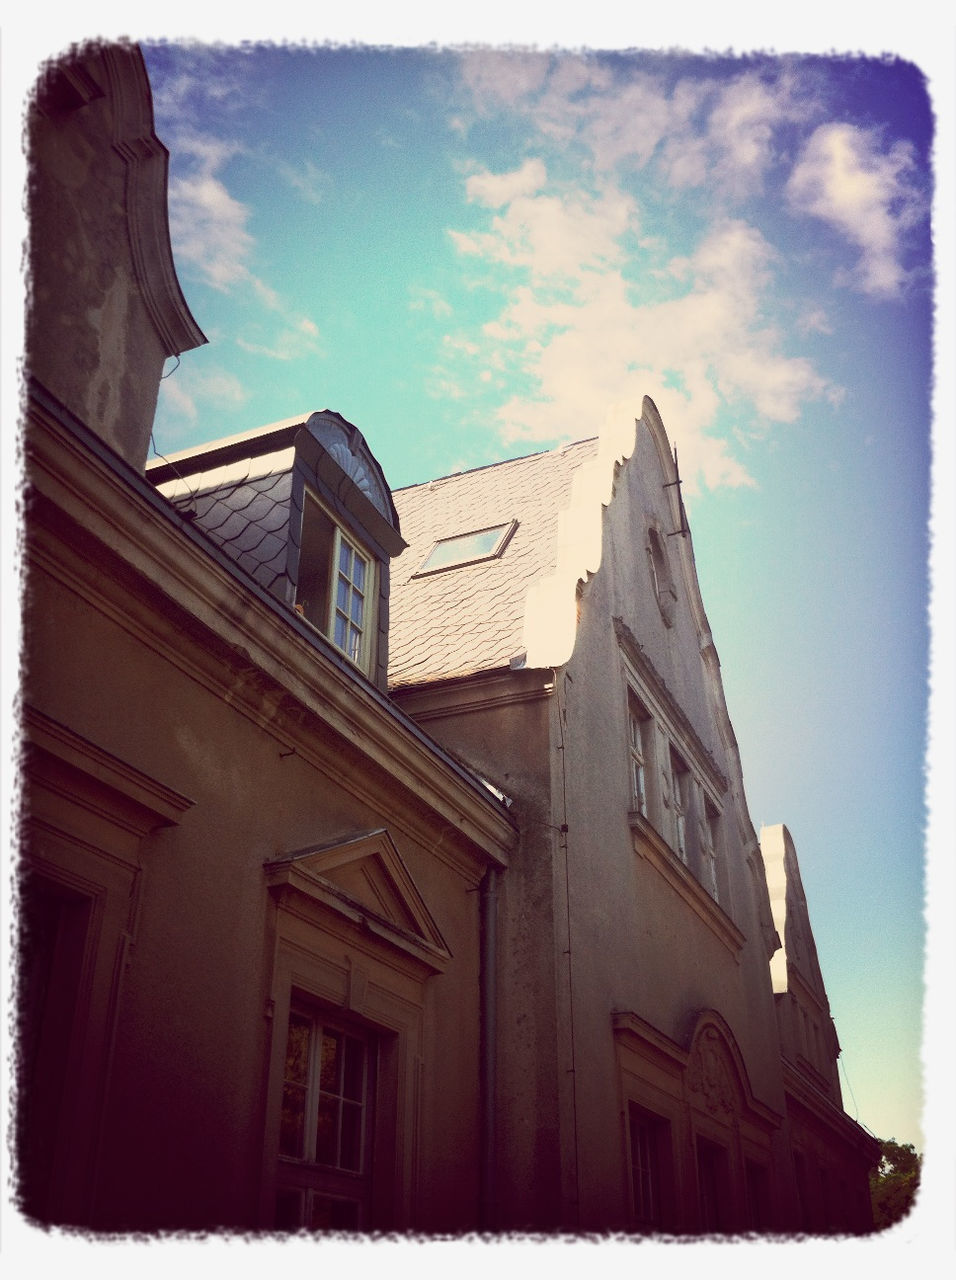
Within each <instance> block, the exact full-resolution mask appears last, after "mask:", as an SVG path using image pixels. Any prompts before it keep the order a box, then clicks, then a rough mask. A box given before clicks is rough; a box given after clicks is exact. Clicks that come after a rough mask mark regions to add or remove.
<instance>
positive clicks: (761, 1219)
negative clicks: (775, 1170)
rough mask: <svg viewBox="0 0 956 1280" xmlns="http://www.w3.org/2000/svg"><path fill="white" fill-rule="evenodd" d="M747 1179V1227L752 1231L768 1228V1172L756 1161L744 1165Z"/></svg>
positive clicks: (748, 1161)
mask: <svg viewBox="0 0 956 1280" xmlns="http://www.w3.org/2000/svg"><path fill="white" fill-rule="evenodd" d="M745 1171H746V1179H747V1225H748V1226H749V1227H750V1229H751V1230H752V1231H765V1230H766V1229H767V1228H768V1227H769V1226H770V1171H769V1170H768V1169H767V1167H766V1166H765V1165H763V1164H758V1163H757V1161H756V1160H747V1161H746V1163H745Z"/></svg>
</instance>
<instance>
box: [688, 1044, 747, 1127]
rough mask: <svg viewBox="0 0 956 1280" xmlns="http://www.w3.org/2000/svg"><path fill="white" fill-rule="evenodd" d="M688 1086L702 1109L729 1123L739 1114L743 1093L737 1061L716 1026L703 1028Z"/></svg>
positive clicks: (693, 1057) (691, 1066) (692, 1055)
mask: <svg viewBox="0 0 956 1280" xmlns="http://www.w3.org/2000/svg"><path fill="white" fill-rule="evenodd" d="M687 1083H688V1088H689V1089H690V1092H691V1094H692V1095H694V1100H695V1102H696V1103H697V1105H698V1106H699V1107H700V1108H701V1110H703V1111H707V1112H709V1114H710V1115H713V1116H716V1117H718V1118H719V1119H722V1120H724V1121H728V1122H729V1121H730V1120H731V1119H732V1117H733V1116H735V1115H737V1114H738V1113H739V1111H740V1092H741V1090H740V1086H739V1085H738V1083H737V1072H736V1069H735V1065H734V1061H733V1058H732V1056H731V1054H730V1051H729V1049H728V1047H727V1044H726V1042H725V1040H724V1038H723V1036H722V1035H721V1034H720V1032H719V1031H718V1030H717V1028H716V1027H715V1026H706V1027H704V1028H703V1029H702V1030H701V1032H700V1034H699V1035H698V1036H697V1039H696V1041H695V1042H694V1047H693V1050H692V1051H691V1057H690V1062H689V1064H688V1068H687Z"/></svg>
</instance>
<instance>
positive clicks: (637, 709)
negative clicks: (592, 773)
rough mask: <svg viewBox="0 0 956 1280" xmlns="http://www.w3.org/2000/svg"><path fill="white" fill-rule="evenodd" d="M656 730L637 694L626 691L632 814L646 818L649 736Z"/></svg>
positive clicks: (648, 804) (647, 805) (650, 716)
mask: <svg viewBox="0 0 956 1280" xmlns="http://www.w3.org/2000/svg"><path fill="white" fill-rule="evenodd" d="M653 729H654V718H653V716H652V715H651V713H650V712H649V711H648V709H647V708H646V707H645V706H644V704H643V703H642V702H641V701H640V699H639V698H638V696H637V694H636V693H635V692H634V690H633V689H632V688H631V685H630V683H628V687H627V735H628V754H629V761H630V799H631V812H632V813H639V814H641V816H642V817H644V818H649V816H650V803H649V799H648V771H649V766H650V762H651V743H650V741H649V735H650V734H651V733H652V732H653Z"/></svg>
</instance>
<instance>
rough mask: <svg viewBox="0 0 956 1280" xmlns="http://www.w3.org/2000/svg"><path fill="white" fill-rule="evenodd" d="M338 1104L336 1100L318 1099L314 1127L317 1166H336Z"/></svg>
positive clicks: (323, 1095) (321, 1097) (324, 1096)
mask: <svg viewBox="0 0 956 1280" xmlns="http://www.w3.org/2000/svg"><path fill="white" fill-rule="evenodd" d="M340 1105H341V1104H340V1103H339V1101H338V1099H337V1098H330V1097H327V1096H326V1095H325V1094H324V1093H323V1094H322V1095H321V1096H320V1097H319V1115H318V1119H317V1120H316V1125H315V1159H316V1163H317V1164H331V1165H337V1164H338V1151H337V1148H338V1136H339V1135H338V1119H339V1107H340Z"/></svg>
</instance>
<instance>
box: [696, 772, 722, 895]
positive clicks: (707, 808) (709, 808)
mask: <svg viewBox="0 0 956 1280" xmlns="http://www.w3.org/2000/svg"><path fill="white" fill-rule="evenodd" d="M702 800H703V806H704V813H703V820H702V822H701V824H700V834H701V851H700V853H701V858H700V862H701V866H700V881H701V884H702V885H703V886H704V888H705V889H706V890H707V892H708V893H709V894H710V896H711V897H712V898H713V900H714V901H715V902H719V901H720V894H719V890H718V888H717V850H718V848H719V834H720V831H719V824H720V814H719V813H718V812H717V809H716V808H715V807H714V805H713V804H711V802H710V800H708V799H707V797H706V796H703V797H702Z"/></svg>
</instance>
